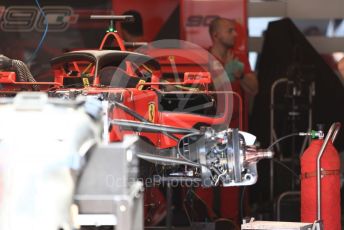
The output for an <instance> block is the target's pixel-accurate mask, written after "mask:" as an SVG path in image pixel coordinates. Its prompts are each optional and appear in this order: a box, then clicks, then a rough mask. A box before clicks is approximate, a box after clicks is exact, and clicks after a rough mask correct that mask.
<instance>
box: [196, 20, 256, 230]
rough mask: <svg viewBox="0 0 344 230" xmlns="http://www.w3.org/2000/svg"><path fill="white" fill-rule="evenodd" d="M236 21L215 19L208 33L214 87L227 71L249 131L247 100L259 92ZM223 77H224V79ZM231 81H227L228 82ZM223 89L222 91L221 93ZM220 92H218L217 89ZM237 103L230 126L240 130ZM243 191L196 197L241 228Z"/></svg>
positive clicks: (205, 193) (225, 190) (210, 192)
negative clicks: (239, 48) (238, 44)
mask: <svg viewBox="0 0 344 230" xmlns="http://www.w3.org/2000/svg"><path fill="white" fill-rule="evenodd" d="M236 25H237V24H236V22H235V21H234V20H231V19H226V18H220V17H219V18H216V19H214V20H213V21H212V22H211V23H210V25H209V34H210V37H211V40H212V43H213V44H212V47H210V49H209V51H210V53H211V54H212V55H213V56H214V57H215V60H213V61H211V63H210V66H209V68H210V71H211V73H212V76H213V81H214V86H215V90H216V86H220V87H223V85H224V84H223V82H226V81H224V80H223V76H225V75H223V71H225V72H226V74H227V76H228V78H229V82H230V84H231V88H232V90H233V91H234V92H237V93H239V94H240V95H241V96H242V98H243V105H244V106H243V107H244V108H243V109H244V112H243V120H244V122H243V124H244V125H243V126H244V127H243V129H244V130H247V121H248V98H250V97H253V96H255V95H256V94H257V93H258V80H257V77H256V74H255V73H254V72H253V71H252V70H251V68H250V65H249V62H248V58H247V55H246V54H244V55H243V54H241V55H240V53H236V52H235V51H234V49H233V48H234V44H235V39H236V37H237V35H238V34H237V32H236ZM221 77H222V78H221ZM227 82H228V81H227ZM221 89H223V88H220V90H221ZM218 90H219V89H218ZM238 106H239V104H238V101H236V100H235V99H234V100H233V114H232V119H231V121H230V124H228V125H229V126H230V127H233V128H238V127H239V116H240V114H239V109H238ZM239 191H240V189H239V188H238V187H231V188H228V187H227V188H224V187H216V188H206V189H205V188H199V189H197V194H198V196H200V197H201V198H202V199H203V200H204V202H205V203H206V204H207V206H208V208H209V209H211V210H212V211H214V212H215V213H216V215H217V217H218V218H226V219H230V220H231V221H233V222H235V223H236V224H237V228H238V226H240V222H241V221H240V192H239Z"/></svg>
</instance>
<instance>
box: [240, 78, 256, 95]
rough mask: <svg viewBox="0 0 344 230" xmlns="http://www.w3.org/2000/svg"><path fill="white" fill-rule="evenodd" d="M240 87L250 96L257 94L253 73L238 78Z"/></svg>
mask: <svg viewBox="0 0 344 230" xmlns="http://www.w3.org/2000/svg"><path fill="white" fill-rule="evenodd" d="M240 78H241V79H240V85H241V87H242V88H243V89H244V91H245V92H246V93H248V94H250V95H252V96H255V95H256V94H257V93H258V80H257V76H256V74H255V73H254V72H249V73H246V74H244V75H243V76H242V77H240Z"/></svg>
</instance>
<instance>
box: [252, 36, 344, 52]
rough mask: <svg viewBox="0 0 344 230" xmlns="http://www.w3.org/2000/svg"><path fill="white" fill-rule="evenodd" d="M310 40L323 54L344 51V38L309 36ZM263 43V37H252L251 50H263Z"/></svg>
mask: <svg viewBox="0 0 344 230" xmlns="http://www.w3.org/2000/svg"><path fill="white" fill-rule="evenodd" d="M307 39H308V41H310V43H311V44H312V45H313V47H314V48H315V49H316V50H317V51H318V52H319V53H323V54H329V53H335V52H344V38H343V37H341V38H327V37H320V36H319V37H307ZM262 45H263V38H261V37H250V39H249V45H248V47H249V51H250V52H261V50H262Z"/></svg>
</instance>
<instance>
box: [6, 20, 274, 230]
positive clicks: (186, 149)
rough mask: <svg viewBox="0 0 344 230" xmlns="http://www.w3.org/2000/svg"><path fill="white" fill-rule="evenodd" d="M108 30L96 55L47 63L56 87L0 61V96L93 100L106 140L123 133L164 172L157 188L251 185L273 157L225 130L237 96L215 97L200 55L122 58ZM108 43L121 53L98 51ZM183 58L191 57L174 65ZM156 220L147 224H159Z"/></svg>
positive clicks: (248, 138)
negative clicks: (25, 93) (28, 93)
mask: <svg viewBox="0 0 344 230" xmlns="http://www.w3.org/2000/svg"><path fill="white" fill-rule="evenodd" d="M98 18H104V17H98ZM105 18H107V19H111V20H113V19H118V18H116V17H112V16H111V17H105ZM125 18H126V17H122V19H125ZM112 25H113V23H111V26H110V28H109V32H108V33H107V35H106V37H105V38H104V40H103V41H102V43H101V46H100V49H97V50H78V51H72V52H69V53H65V54H63V55H61V56H59V57H56V58H54V59H52V61H51V64H52V70H53V73H54V82H36V81H35V80H34V78H33V77H32V75H31V74H30V71H29V70H28V68H27V67H26V65H25V64H24V63H22V62H20V61H18V60H11V59H8V58H6V57H4V56H1V57H0V69H2V70H7V71H3V72H0V84H1V88H0V94H1V95H6V96H7V95H13V94H15V93H16V92H19V91H22V90H40V91H46V92H48V93H49V95H50V96H52V97H60V98H65V99H74V98H76V97H77V96H79V95H83V96H88V97H96V98H98V99H99V100H101V101H102V102H103V104H104V111H105V113H106V116H105V117H106V119H105V122H104V130H106V135H104V138H106V139H108V141H109V142H117V141H121V140H122V139H123V136H124V135H125V134H137V135H138V136H139V137H140V141H139V142H138V144H137V148H136V154H137V155H138V156H139V157H140V158H142V159H145V160H148V161H151V162H153V163H154V164H160V165H164V166H163V167H162V168H159V169H158V170H156V168H155V171H154V172H153V173H155V174H158V175H159V180H161V181H159V182H164V181H171V180H173V181H175V180H177V181H179V182H183V181H185V180H188V181H191V182H195V183H198V184H202V185H203V186H216V185H218V184H220V183H221V184H222V185H223V186H240V185H250V184H254V183H255V182H256V180H257V176H258V173H257V168H256V163H257V161H258V160H260V159H262V158H269V157H272V154H271V152H270V151H260V150H257V149H256V148H255V147H254V146H252V145H253V142H254V137H252V135H250V134H247V133H243V132H239V131H238V130H237V129H227V124H228V123H229V117H230V116H229V115H230V113H231V100H230V97H231V95H233V94H234V95H235V93H233V92H229V91H224V90H222V91H218V90H217V91H216V90H215V87H214V86H213V79H212V76H211V74H210V73H209V72H208V71H206V70H207V69H206V68H204V65H206V63H207V61H208V60H207V58H205V59H201V60H202V61H200V60H199V59H197V58H195V57H197V56H198V55H197V52H198V51H197V50H175V49H152V50H147V49H145V53H147V54H151V55H153V56H154V57H156V58H152V57H151V56H149V55H146V54H142V53H138V52H129V51H125V43H124V42H123V41H122V39H121V38H120V37H119V36H118V34H117V33H115V32H113V30H114V29H113V27H112ZM111 37H113V38H115V39H114V41H115V43H116V44H117V45H118V46H119V47H120V50H103V48H104V45H105V43H106V41H107V39H108V38H111ZM183 52H184V53H185V52H188V54H189V55H190V54H192V55H191V56H192V57H191V58H187V59H185V58H181V59H179V58H178V54H180V53H183ZM157 53H158V55H157ZM184 56H185V55H184ZM176 57H177V58H176ZM177 69H178V71H175V70H177ZM239 99H240V97H239ZM148 174H149V173H148ZM155 182H157V181H155ZM154 199H155V200H158V199H159V198H158V197H154V198H153V200H154ZM161 199H163V198H161ZM160 206H161V207H163V205H160ZM146 211H147V210H146ZM154 218H155V220H152V221H151V223H155V222H157V221H158V220H159V219H161V218H159V217H154Z"/></svg>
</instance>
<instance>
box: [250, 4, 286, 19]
mask: <svg viewBox="0 0 344 230" xmlns="http://www.w3.org/2000/svg"><path fill="white" fill-rule="evenodd" d="M247 8H248V9H247V14H248V16H249V17H284V16H285V15H286V12H287V7H286V3H285V2H283V1H269V2H265V1H252V0H251V1H249V2H248V4H247Z"/></svg>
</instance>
